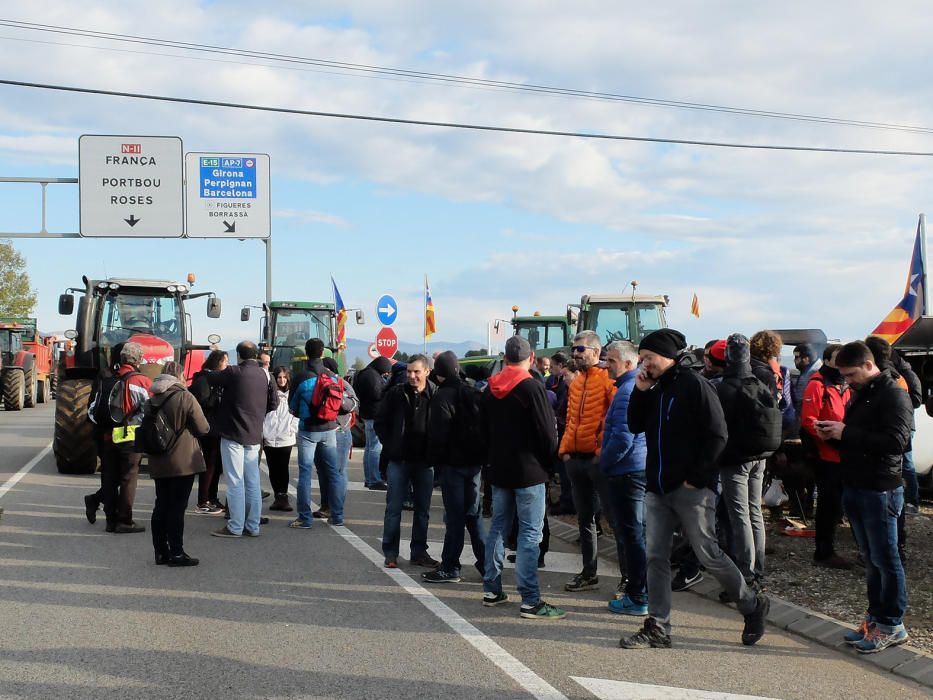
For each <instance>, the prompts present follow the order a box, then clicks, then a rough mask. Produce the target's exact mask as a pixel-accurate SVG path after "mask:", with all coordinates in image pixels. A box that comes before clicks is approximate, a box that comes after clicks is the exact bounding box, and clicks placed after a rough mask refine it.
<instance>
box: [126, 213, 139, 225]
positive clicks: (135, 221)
mask: <svg viewBox="0 0 933 700" xmlns="http://www.w3.org/2000/svg"><path fill="white" fill-rule="evenodd" d="M123 220H124V221H125V222H126V223H128V224H129V225H130V228H133V227H134V226H135V225H136V224H138V223H139V222H140V219H137V218H136V214H130V218H129V219H123Z"/></svg>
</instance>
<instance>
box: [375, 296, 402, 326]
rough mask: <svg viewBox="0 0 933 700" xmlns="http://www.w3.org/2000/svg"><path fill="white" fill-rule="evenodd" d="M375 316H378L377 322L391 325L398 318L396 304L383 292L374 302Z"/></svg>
mask: <svg viewBox="0 0 933 700" xmlns="http://www.w3.org/2000/svg"><path fill="white" fill-rule="evenodd" d="M376 316H378V317H379V323H381V324H382V325H383V326H391V325H392V324H393V323H395V319H397V318H398V304H396V303H395V299H394V298H393V297H391V296H389V295H388V294H383V295H382V296H381V297H379V301H377V302H376Z"/></svg>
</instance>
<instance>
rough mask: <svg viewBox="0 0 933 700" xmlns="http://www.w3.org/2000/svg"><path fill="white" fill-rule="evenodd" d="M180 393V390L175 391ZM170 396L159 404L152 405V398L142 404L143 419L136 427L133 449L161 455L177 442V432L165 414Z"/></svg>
mask: <svg viewBox="0 0 933 700" xmlns="http://www.w3.org/2000/svg"><path fill="white" fill-rule="evenodd" d="M176 393H180V392H176ZM171 400H172V397H171V396H169V397H168V398H166V399H165V401H163V402H162V405H161V406H158V407H157V406H154V405H153V404H152V399H149V400H147V401H146V403H144V404H143V421H142V423H140V424H139V426H137V428H136V441H135V447H134V449H135V450H136V452H142V453H143V454H147V455H163V454H165V453H167V452H171V450H172V448H173V447H174V446H175V443H176V442H178V435H179V433H178V432H177V431H176V430H175V427H174V426H172V425H171V424H170V423H169V419H168V418H167V417H166V415H165V407H166V406H167V405H168V403H169V401H171Z"/></svg>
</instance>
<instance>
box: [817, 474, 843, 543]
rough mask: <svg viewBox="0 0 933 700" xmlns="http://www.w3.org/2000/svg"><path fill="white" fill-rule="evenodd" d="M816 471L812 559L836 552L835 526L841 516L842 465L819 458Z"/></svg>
mask: <svg viewBox="0 0 933 700" xmlns="http://www.w3.org/2000/svg"><path fill="white" fill-rule="evenodd" d="M815 467H816V468H815V471H816V491H817V494H818V496H817V501H816V540H815V544H816V549H815V550H814V552H813V558H814V559H826V558H827V557H831V556H832V555H833V554H835V553H836V547H835V543H836V528H837V527H838V525H839V519H840V518H841V517H842V467H841V465H840V464H838V463H837V462H824V461H823V460H819V461H818V462H817V463H816V465H815Z"/></svg>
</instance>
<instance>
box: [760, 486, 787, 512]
mask: <svg viewBox="0 0 933 700" xmlns="http://www.w3.org/2000/svg"><path fill="white" fill-rule="evenodd" d="M761 500H762V501H763V502H764V504H765V505H766V506H767V507H768V508H776V507H777V506H782V505H784V504H785V503H787V501H788V500H789V498H788V496H787V492H786V491H784V482H783V481H781V480H780V479H772V480H771V485H770V486H769V487H768V490H767V491H765V495H764V496H762V498H761Z"/></svg>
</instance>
